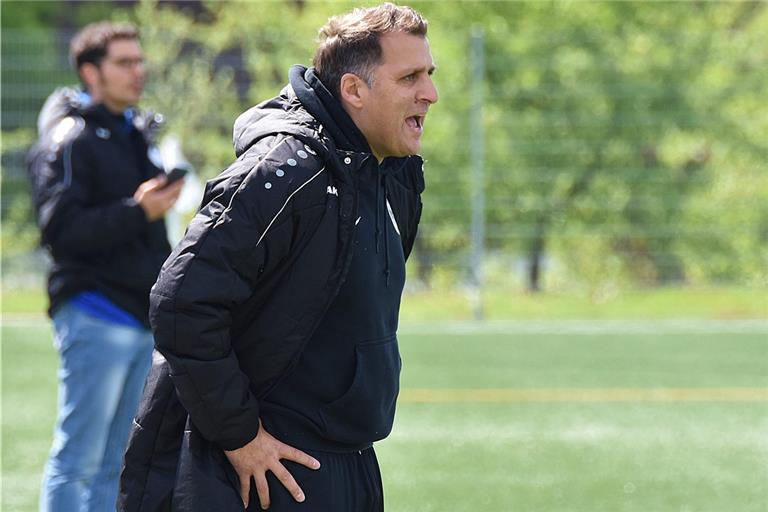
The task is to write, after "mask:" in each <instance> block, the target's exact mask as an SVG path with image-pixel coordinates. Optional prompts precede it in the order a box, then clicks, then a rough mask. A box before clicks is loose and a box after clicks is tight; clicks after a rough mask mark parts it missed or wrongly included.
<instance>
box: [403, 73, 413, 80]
mask: <svg viewBox="0 0 768 512" xmlns="http://www.w3.org/2000/svg"><path fill="white" fill-rule="evenodd" d="M403 80H405V81H407V82H413V81H414V80H416V74H415V73H411V74H410V75H408V76H405V77H403Z"/></svg>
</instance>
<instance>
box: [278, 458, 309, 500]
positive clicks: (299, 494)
mask: <svg viewBox="0 0 768 512" xmlns="http://www.w3.org/2000/svg"><path fill="white" fill-rule="evenodd" d="M272 472H273V473H274V474H275V476H276V477H277V479H278V480H280V482H281V483H282V484H283V487H285V488H286V489H288V492H289V493H291V496H293V499H295V500H296V501H298V502H302V501H304V491H302V490H301V487H299V484H297V483H296V480H295V479H294V478H293V475H292V474H291V472H290V471H288V470H287V469H285V466H283V465H282V464H278V465H277V467H275V468H274V469H273V470H272Z"/></svg>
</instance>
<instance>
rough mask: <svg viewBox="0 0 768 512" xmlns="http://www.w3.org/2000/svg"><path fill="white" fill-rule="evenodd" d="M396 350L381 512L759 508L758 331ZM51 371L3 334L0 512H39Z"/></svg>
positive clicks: (45, 348) (599, 326) (617, 326)
mask: <svg viewBox="0 0 768 512" xmlns="http://www.w3.org/2000/svg"><path fill="white" fill-rule="evenodd" d="M400 347H401V352H402V358H403V375H402V382H401V384H402V389H401V397H400V401H399V405H398V413H397V418H396V422H395V428H394V432H393V434H392V435H391V436H390V437H389V438H388V439H387V440H385V441H383V442H381V443H379V444H377V453H378V457H379V461H380V463H381V466H382V471H383V474H384V485H385V493H386V494H385V500H386V505H387V506H386V509H387V511H388V512H410V511H412V512H427V511H472V512H475V511H480V512H513V511H542V512H559V511H583V512H596V511H606V512H625V511H626V512H629V511H632V512H652V511H664V512H666V511H675V512H683V511H689V512H693V511H697V512H698V511H711V512H750V511H755V512H758V511H760V512H765V511H766V510H768V324H766V322H706V321H704V322H688V323H686V322H674V321H657V322H635V323H633V322H567V321H566V322H563V321H561V322H545V321H542V322H510V323H500V324H485V325H484V326H482V327H477V326H476V325H473V324H445V323H442V324H430V325H407V326H404V327H403V328H402V329H401V335H400ZM56 365H57V360H56V353H55V351H54V349H53V347H52V346H51V339H50V329H49V326H48V324H47V322H45V321H44V320H39V321H29V320H27V321H24V322H18V321H17V322H14V323H12V322H6V323H5V325H4V326H3V339H2V384H3V404H2V410H3V419H2V426H3V431H2V444H3V446H2V448H3V452H2V477H3V496H2V507H1V509H2V510H3V511H6V512H13V511H33V510H36V507H37V493H38V489H39V481H40V472H41V468H42V465H43V462H44V460H45V457H46V452H47V450H48V448H49V443H50V435H51V429H52V425H53V420H54V413H55V402H56V392H55V373H56ZM322 512H326V511H322Z"/></svg>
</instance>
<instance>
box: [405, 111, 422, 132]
mask: <svg viewBox="0 0 768 512" xmlns="http://www.w3.org/2000/svg"><path fill="white" fill-rule="evenodd" d="M425 117H427V115H426V114H417V115H415V116H411V117H408V118H406V120H405V122H406V124H407V125H408V126H410V127H411V128H413V129H414V130H418V131H422V130H423V129H424V118H425Z"/></svg>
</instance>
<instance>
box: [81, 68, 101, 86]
mask: <svg viewBox="0 0 768 512" xmlns="http://www.w3.org/2000/svg"><path fill="white" fill-rule="evenodd" d="M78 71H79V73H80V78H81V79H82V81H83V83H84V84H85V85H86V87H87V89H88V90H89V91H92V90H93V89H94V87H96V85H97V84H98V83H99V74H100V70H99V67H98V66H97V65H96V64H93V63H91V62H86V63H85V64H83V65H82V66H80V69H79V70H78Z"/></svg>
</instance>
